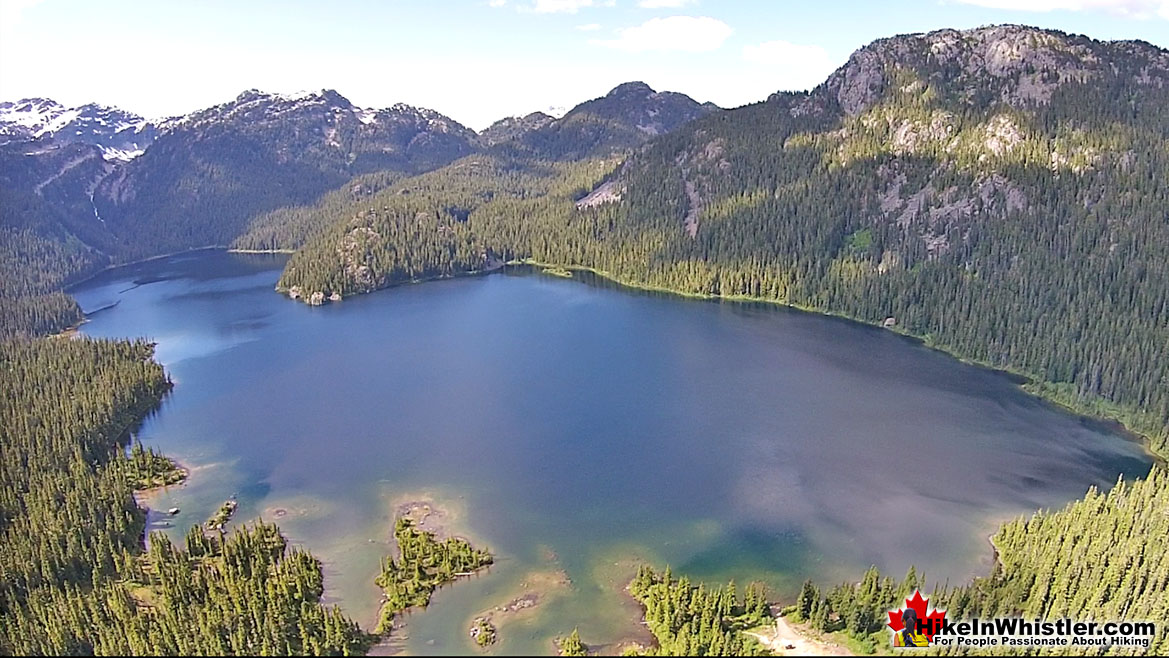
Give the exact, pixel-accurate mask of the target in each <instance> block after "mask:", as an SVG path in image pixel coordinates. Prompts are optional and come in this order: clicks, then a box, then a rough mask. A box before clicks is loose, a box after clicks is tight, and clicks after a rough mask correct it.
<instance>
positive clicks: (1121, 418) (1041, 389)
mask: <svg viewBox="0 0 1169 658" xmlns="http://www.w3.org/2000/svg"><path fill="white" fill-rule="evenodd" d="M228 251H233V250H230V249H229V250H228ZM234 251H235V253H284V252H283V251H255V252H252V251H240V250H234ZM516 266H521V267H530V268H534V269H540V270H543V273H544V274H546V275H548V276H554V277H557V278H565V279H571V278H574V277H573V276H572V272H587V273H590V274H592V275H594V276H596V277H598V278H601V279H604V280H606V281H609V282H611V283H615V284H617V285H618V286H621V287H623V288H627V289H629V290H635V291H641V292H652V293H660V294H665V295H670V296H674V297H681V298H685V299H697V300H704V301H719V302H722V301H729V302H736V303H750V304H768V305H771V306H777V307H781V308H787V309H794V310H797V311H802V312H804V313H811V314H815V315H819V316H822V317H827V318H835V319H838V320H844V321H846V322H851V323H854V324H857V325H860V326H863V327H866V328H871V329H881V330H886V331H891V332H892V333H894V334H896V335H898V336H901V337H902V338H904V339H906V340H909V341H912V342H914V343H917V344H919V345H922V346H923V347H926V348H928V349H931V350H934V351H936V352H940V353H942V354H945V355H946V356H948V357H950V358H953V359H956V360H957V361H959V362H961V363H964V364H967V365H972V366H977V367H979V368H983V369H985V370H989V371H992V372H994V373H997V374H999V375H1000V376H1003V377H1006V378H1008V379H1010V380H1011V381H1012V382H1013V383H1015V384H1016V385H1017V386H1018V387H1019V389H1021V390H1022V391H1024V392H1025V393H1027V394H1028V395H1030V396H1032V397H1034V398H1037V399H1040V400H1043V401H1045V402H1047V403H1049V404H1052V405H1055V406H1056V407H1058V408H1060V409H1063V410H1064V411H1067V412H1070V413H1072V414H1074V415H1076V416H1079V417H1081V418H1085V419H1091V420H1093V421H1100V422H1105V423H1110V424H1112V429H1114V430H1117V433H1118V434H1121V435H1123V436H1125V437H1126V438H1129V439H1130V440H1132V441H1134V442H1136V443H1138V444H1140V445H1141V447H1142V448H1143V449H1144V450H1145V452H1146V454H1147V455H1148V456H1149V457H1151V458H1152V459H1153V460H1154V461H1155V462H1156V463H1158V464H1160V465H1162V466H1164V465H1166V464H1167V463H1169V456H1167V455H1163V454H1161V453H1160V452H1158V451H1157V448H1156V447H1155V446H1157V445H1159V444H1161V443H1162V442H1163V441H1164V440H1165V439H1164V438H1163V437H1162V436H1159V435H1162V434H1164V435H1169V428H1157V427H1155V426H1154V425H1155V422H1156V421H1152V420H1150V421H1149V425H1148V426H1145V423H1143V422H1141V423H1140V426H1138V425H1137V423H1134V422H1133V420H1132V419H1131V418H1129V417H1128V416H1129V414H1130V413H1131V414H1139V413H1141V412H1139V411H1136V410H1133V411H1130V412H1126V411H1125V410H1123V409H1118V410H1117V411H1116V412H1115V413H1108V412H1102V411H1101V410H1099V409H1095V408H1092V407H1091V406H1090V404H1089V403H1077V402H1076V401H1075V400H1073V399H1071V398H1068V397H1065V396H1057V395H1056V393H1055V391H1054V390H1052V389H1053V387H1056V386H1058V385H1059V384H1058V383H1056V382H1049V381H1046V380H1044V379H1041V378H1039V377H1036V376H1034V375H1031V374H1029V373H1025V372H1022V371H1019V370H1016V369H1012V368H1009V367H1000V366H996V365H993V364H990V363H987V362H985V361H980V360H978V359H972V358H969V357H965V356H962V355H960V354H957V353H955V352H953V351H950V350H948V349H946V348H944V347H942V346H939V345H937V344H934V343H931V342H930V341H929V340H927V339H926V338H925V337H922V336H918V335H916V334H913V333H910V332H907V331H902V330H900V329H899V328H897V327H896V325H894V326H892V327H885V326H882V325H879V324H876V323H873V322H869V321H867V320H863V319H861V318H857V317H854V316H850V315H848V314H845V313H838V312H835V311H826V310H823V309H816V308H811V307H808V306H804V305H801V304H795V303H792V302H782V301H779V300H775V299H768V298H765V297H752V296H750V295H712V294H704V293H693V292H685V291H681V290H676V289H672V288H666V287H662V286H652V285H648V284H640V283H636V282H633V281H629V280H626V279H622V278H621V277H618V276H616V275H614V274H612V273H610V272H606V271H604V270H599V269H596V268H593V267H588V266H585V265H565V264H562V263H546V262H543V261H539V260H536V259H533V258H518V259H513V260H509V261H506V262H503V263H501V264H500V265H497V266H494V267H488V268H485V269H482V270H468V271H466V272H460V273H455V274H445V275H438V276H433V277H424V278H421V279H411V280H409V281H402V282H399V283H393V284H390V285H386V286H383V287H380V288H375V289H373V290H368V291H364V292H358V293H354V294H370V293H373V292H377V291H379V290H388V289H390V288H395V287H398V286H401V285H410V284H419V283H427V282H430V281H442V280H447V279H458V278H462V277H471V276H485V275H488V274H493V273H495V272H502V271H504V270H506V269H507V268H508V267H516ZM276 290H277V292H279V293H281V294H287V291H288V289H287V288H281V287H280V286H279V285H277V288H276ZM300 301H304V300H300ZM306 303H307V302H306ZM1101 404H1114V403H1111V402H1108V401H1103V402H1101Z"/></svg>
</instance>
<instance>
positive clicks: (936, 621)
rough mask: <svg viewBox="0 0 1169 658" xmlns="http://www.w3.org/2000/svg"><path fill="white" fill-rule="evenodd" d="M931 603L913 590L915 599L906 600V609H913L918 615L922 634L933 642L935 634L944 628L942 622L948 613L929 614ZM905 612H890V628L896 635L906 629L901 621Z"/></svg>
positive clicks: (942, 611) (899, 610)
mask: <svg viewBox="0 0 1169 658" xmlns="http://www.w3.org/2000/svg"><path fill="white" fill-rule="evenodd" d="M929 602H930V600H929V599H925V598H922V596H921V592H919V591H918V590H913V598H909V599H905V608H913V611H914V612H916V613H917V618H918V620H919V621H920V622H921V625H920V628H921V632H922V634H923V635H925V636H926V639H928V640H930V641H931V642H932V641H933V639H934V634H935V633H936V632H937V631H939V630H941V628H942V620H943V619H945V618H946V611H945V610H937V609H934V610H929V611H928V612H927V609H928V608H929ZM904 611H905V609H902V608H899V609H897V610H890V611H889V628H891V629H893V632H894V633H900V632H901V631H902V629H904V628H905V624H904V623H903V622H902V621H901V614H902V613H903V612H904Z"/></svg>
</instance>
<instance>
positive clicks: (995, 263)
mask: <svg viewBox="0 0 1169 658" xmlns="http://www.w3.org/2000/svg"><path fill="white" fill-rule="evenodd" d="M889 75H890V78H891V79H892V80H893V82H894V83H896V84H891V85H890V88H891V91H889V92H888V93H887V94H886V95H885V96H883V97H882V99H881V100H880V102H877V103H875V104H873V105H872V106H871V107H869V108H868V109H867V110H866V111H865V112H863V113H861V114H858V115H855V116H846V115H843V114H839V113H835V114H834V113H832V112H828V111H822V112H818V113H817V112H803V113H801V108H803V107H804V106H805V105H806V104H809V103H813V104H814V102H815V101H816V100H817V97H816V96H815V94H813V95H810V96H809V95H803V94H788V95H778V96H776V97H775V98H773V99H772V100H770V101H768V102H766V103H760V104H757V105H754V106H748V107H746V108H741V109H738V110H732V111H729V112H723V113H718V114H715V115H711V116H707V117H705V118H702V119H699V120H696V121H695V122H693V123H692V124H689V125H688V126H686V127H684V128H683V129H681V130H679V131H677V132H675V133H672V134H669V135H666V136H663V137H660V138H659V139H657V140H655V141H653V142H651V144H650V145H649V146H648V147H647V150H645V151H644V152H642V153H639V154H637V155H635V156H634V157H632V158H631V159H630V160H629V161H628V162H627V163H626V164H625V165H624V166H622V167H621V168H620V170H619V171H616V172H614V171H613V168H614V163H613V162H611V161H592V162H591V166H590V164H589V163H588V162H587V161H585V162H577V163H574V164H573V165H571V167H569V166H565V165H560V166H559V167H539V166H535V165H534V164H533V163H531V162H517V161H512V160H507V159H506V158H494V159H488V158H479V157H478V156H475V159H474V160H473V161H469V159H468V160H463V161H460V162H459V163H456V164H454V165H451V166H449V167H447V168H444V169H442V170H439V171H437V172H432V173H430V174H427V175H425V176H422V177H419V178H417V179H406V180H404V181H401V182H400V183H398V184H396V185H394V186H391V187H390V188H388V189H387V190H385V191H383V192H382V193H381V194H378V195H375V196H373V197H372V198H370V199H368V200H366V201H364V202H363V203H362V205H361V206H350V207H349V209H348V212H347V213H346V214H343V215H338V216H336V217H335V218H334V220H333V222H334V225H333V226H332V227H331V228H330V229H328V230H327V231H325V232H323V233H322V234H321V235H319V236H318V237H316V238H315V239H313V240H311V241H310V242H309V243H308V244H307V245H306V246H305V247H304V248H303V249H302V250H301V251H300V252H299V253H298V254H296V256H295V257H294V258H293V259H292V260H291V261H290V262H289V265H288V268H287V270H286V272H285V274H284V277H283V278H282V282H281V285H282V286H284V287H285V288H289V287H291V286H293V285H295V286H298V287H299V288H301V289H303V290H306V291H318V290H319V291H323V292H324V293H325V294H326V295H328V294H330V293H332V292H337V293H339V294H341V295H347V294H351V293H353V292H364V291H368V290H371V289H376V288H380V287H385V286H388V285H393V284H395V283H399V282H402V281H408V280H417V279H420V278H427V277H430V276H449V275H454V274H458V273H462V272H467V271H475V270H480V269H482V267H483V263H484V259H485V258H486V257H487V256H488V255H497V256H499V257H501V258H504V259H510V258H527V259H532V260H535V261H538V262H543V263H549V264H557V265H563V266H570V267H587V268H592V269H595V270H598V271H600V272H603V273H605V274H607V275H608V276H611V277H613V278H616V279H618V280H621V281H623V282H627V283H631V284H634V285H642V286H651V287H658V288H665V289H670V290H676V291H679V292H683V293H692V294H700V295H715V296H723V297H747V298H752V299H764V300H771V301H777V302H782V303H786V304H792V305H796V306H799V307H804V308H808V309H812V310H817V311H823V312H830V313H836V314H841V315H845V316H849V317H853V318H856V319H859V320H863V321H866V322H872V323H882V322H884V320H885V319H886V318H892V319H893V320H892V321H893V322H894V323H895V324H896V327H897V328H898V329H899V330H901V331H905V332H907V333H910V334H914V335H917V336H921V337H923V338H924V339H925V340H926V341H927V342H928V343H929V344H931V345H935V346H937V347H940V348H943V349H945V350H947V351H951V352H953V353H955V354H958V355H960V356H963V357H966V358H969V359H972V360H976V361H979V362H983V363H987V364H990V365H993V366H996V367H1001V368H1007V369H1012V370H1016V371H1019V372H1021V373H1024V374H1027V375H1030V376H1032V377H1034V378H1035V379H1036V380H1037V381H1040V382H1046V383H1048V384H1049V385H1050V386H1047V387H1043V388H1042V391H1041V392H1043V393H1045V394H1048V395H1049V396H1051V397H1058V398H1060V399H1061V401H1064V402H1068V403H1071V404H1072V405H1074V406H1077V407H1079V408H1081V409H1084V410H1087V411H1106V412H1108V413H1110V414H1112V415H1115V416H1119V417H1121V418H1122V419H1123V420H1125V421H1126V422H1127V423H1129V424H1130V425H1132V426H1134V427H1135V428H1136V429H1138V430H1140V431H1142V432H1144V433H1146V434H1149V435H1151V436H1152V437H1153V438H1154V440H1155V442H1156V445H1161V442H1162V441H1163V437H1164V436H1165V435H1166V433H1167V432H1166V428H1169V284H1167V283H1166V282H1167V281H1169V269H1167V268H1169V228H1167V225H1166V224H1165V211H1164V208H1166V207H1169V180H1167V178H1166V172H1167V171H1169V149H1167V147H1166V145H1167V144H1169V111H1167V110H1166V109H1165V108H1169V91H1166V88H1163V87H1157V86H1155V85H1142V84H1139V83H1138V82H1134V81H1133V79H1132V78H1131V77H1125V76H1123V75H1119V74H1118V75H1115V76H1111V77H1109V76H1103V77H1100V78H1097V79H1094V80H1092V82H1091V83H1084V84H1075V83H1068V84H1065V85H1064V86H1063V87H1061V88H1060V89H1058V90H1056V91H1054V92H1053V97H1052V98H1051V100H1050V102H1049V103H1047V104H1044V105H1039V106H1035V107H1028V108H1025V109H1020V108H1016V107H1014V106H1010V105H1006V104H1001V103H1000V104H994V103H988V104H982V105H978V104H973V105H971V104H968V103H965V102H959V101H957V100H955V99H954V95H953V94H952V93H949V91H947V89H946V88H945V87H944V86H940V85H939V89H941V91H938V92H937V93H929V92H928V89H932V88H933V87H932V86H930V85H931V84H934V83H931V82H929V81H930V80H933V79H934V78H933V77H931V76H930V75H928V71H926V72H915V71H912V70H908V69H896V70H893V71H891V72H890V73H889ZM915 83H916V84H917V86H916V87H915V86H914V84H915ZM923 85H924V86H925V88H927V92H926V93H922V91H921V89H922V88H923ZM897 90H902V91H897ZM904 90H910V91H904ZM935 119H936V120H937V121H936V122H935ZM935 123H937V125H935ZM1003 135H1006V137H1003ZM476 162H477V163H478V165H479V166H477V167H474V166H472V165H473V164H475V163H476ZM586 171H587V172H588V174H589V175H588V176H581V175H580V174H582V173H584V172H586ZM606 176H608V179H607V185H609V189H610V191H612V192H613V193H614V196H610V197H609V198H610V200H611V202H609V203H597V204H595V205H584V206H581V207H577V206H576V205H575V204H574V203H573V202H574V201H576V200H578V199H579V198H580V197H581V196H583V194H584V193H585V192H587V191H588V189H592V188H591V187H590V188H586V189H580V188H579V185H580V183H582V182H586V181H588V180H589V179H590V178H591V180H592V181H593V183H594V187H595V184H596V183H599V182H601V181H602V180H603V179H604V178H605V177H606ZM517 183H518V187H517ZM618 197H619V200H617V198H618ZM338 211H339V212H341V209H339V210H338ZM691 225H693V226H694V227H695V228H694V231H693V233H694V235H693V236H691V235H690V232H691V231H689V230H687V227H688V226H691ZM1104 403H1107V404H1109V405H1111V406H1110V408H1105V407H1103V406H1102V404H1104Z"/></svg>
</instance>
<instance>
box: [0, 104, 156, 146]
mask: <svg viewBox="0 0 1169 658" xmlns="http://www.w3.org/2000/svg"><path fill="white" fill-rule="evenodd" d="M157 135H158V126H157V125H155V124H154V123H151V122H150V121H147V120H146V119H143V118H142V117H140V116H138V115H137V114H133V113H131V112H126V111H125V110H120V109H118V108H116V107H107V106H105V105H97V104H94V103H90V104H88V105H82V106H81V107H64V106H62V105H61V104H60V103H58V102H56V101H53V100H50V99H47V98H26V99H24V100H20V101H16V102H4V103H0V144H6V143H8V142H13V141H31V140H39V141H40V142H41V143H42V144H77V143H79V144H92V145H94V146H97V147H99V148H101V150H102V155H103V157H105V158H106V159H107V160H130V159H132V158H134V157H135V156H138V155H141V154H142V152H143V151H145V150H146V147H147V146H150V144H151V143H153V142H154V138H155V137H156V136H157Z"/></svg>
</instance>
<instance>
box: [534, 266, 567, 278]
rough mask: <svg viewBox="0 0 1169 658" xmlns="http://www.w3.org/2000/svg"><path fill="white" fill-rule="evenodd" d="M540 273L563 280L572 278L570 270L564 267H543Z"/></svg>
mask: <svg viewBox="0 0 1169 658" xmlns="http://www.w3.org/2000/svg"><path fill="white" fill-rule="evenodd" d="M540 271H541V272H543V273H544V274H550V275H552V276H558V277H562V278H565V279H571V278H572V270H570V269H568V268H566V267H545V268H544V269H542V270H540Z"/></svg>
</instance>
